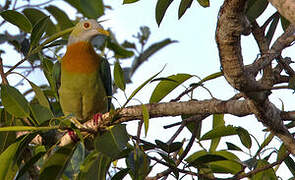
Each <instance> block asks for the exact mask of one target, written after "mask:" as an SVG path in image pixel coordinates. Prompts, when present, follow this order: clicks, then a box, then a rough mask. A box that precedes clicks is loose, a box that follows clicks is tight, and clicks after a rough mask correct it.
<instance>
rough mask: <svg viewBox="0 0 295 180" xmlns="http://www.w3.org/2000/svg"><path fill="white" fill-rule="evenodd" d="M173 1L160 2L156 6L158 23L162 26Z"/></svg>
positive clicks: (163, 0) (160, 0)
mask: <svg viewBox="0 0 295 180" xmlns="http://www.w3.org/2000/svg"><path fill="white" fill-rule="evenodd" d="M172 2H173V0H158V1H157V5H156V21H157V24H158V26H160V24H161V22H162V19H163V17H164V15H165V13H166V11H167V9H168V7H169V6H170V4H171V3H172Z"/></svg>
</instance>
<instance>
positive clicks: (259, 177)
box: [251, 160, 278, 180]
mask: <svg viewBox="0 0 295 180" xmlns="http://www.w3.org/2000/svg"><path fill="white" fill-rule="evenodd" d="M266 165H269V163H268V162H267V161H266V160H258V161H257V166H256V168H262V167H264V166H266ZM277 179H278V178H277V176H276V174H275V171H274V170H273V168H269V169H266V170H264V171H261V172H259V173H257V174H254V175H253V176H252V178H251V180H277Z"/></svg>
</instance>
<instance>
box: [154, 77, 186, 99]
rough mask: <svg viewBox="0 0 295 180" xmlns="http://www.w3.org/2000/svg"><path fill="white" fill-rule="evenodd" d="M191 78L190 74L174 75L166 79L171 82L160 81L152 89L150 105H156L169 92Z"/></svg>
mask: <svg viewBox="0 0 295 180" xmlns="http://www.w3.org/2000/svg"><path fill="white" fill-rule="evenodd" d="M191 77H192V75H190V74H176V75H172V76H169V77H167V79H170V80H171V81H170V80H169V81H167V80H162V81H161V82H160V83H159V84H158V85H157V86H156V88H155V89H154V91H153V93H152V96H151V98H150V103H157V102H159V101H161V100H162V99H163V98H164V97H165V96H167V95H168V94H169V93H170V92H171V91H173V90H174V89H175V88H176V87H178V86H179V85H180V84H182V83H183V82H184V81H186V80H188V79H189V78H191Z"/></svg>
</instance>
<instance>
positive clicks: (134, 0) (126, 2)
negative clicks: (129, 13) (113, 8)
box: [123, 0, 139, 4]
mask: <svg viewBox="0 0 295 180" xmlns="http://www.w3.org/2000/svg"><path fill="white" fill-rule="evenodd" d="M137 1H139V0H124V1H123V4H131V3H135V2H137Z"/></svg>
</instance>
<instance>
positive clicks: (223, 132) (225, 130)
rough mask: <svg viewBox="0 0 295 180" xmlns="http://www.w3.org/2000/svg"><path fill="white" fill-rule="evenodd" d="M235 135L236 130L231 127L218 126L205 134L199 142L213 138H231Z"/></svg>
mask: <svg viewBox="0 0 295 180" xmlns="http://www.w3.org/2000/svg"><path fill="white" fill-rule="evenodd" d="M235 134H238V133H237V128H236V127H233V126H230V125H229V126H220V127H217V128H215V129H213V130H211V131H209V132H207V133H205V134H204V135H203V136H202V137H201V139H200V140H208V139H213V138H219V137H223V136H231V135H235Z"/></svg>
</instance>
